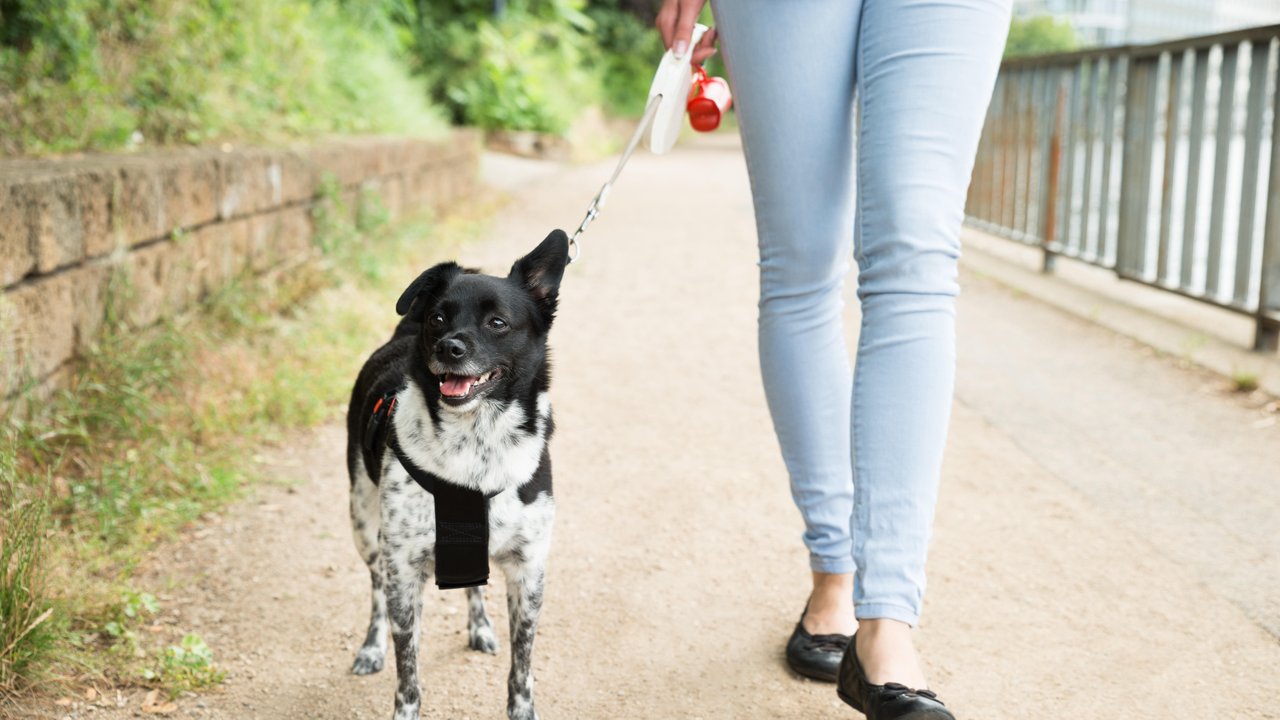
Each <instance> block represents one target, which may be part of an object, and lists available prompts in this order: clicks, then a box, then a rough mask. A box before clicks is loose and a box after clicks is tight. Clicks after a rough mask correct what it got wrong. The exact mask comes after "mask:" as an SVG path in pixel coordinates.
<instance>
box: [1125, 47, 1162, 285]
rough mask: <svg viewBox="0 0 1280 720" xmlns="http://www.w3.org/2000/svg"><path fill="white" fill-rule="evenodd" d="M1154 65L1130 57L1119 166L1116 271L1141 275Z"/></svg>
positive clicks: (1144, 247)
mask: <svg viewBox="0 0 1280 720" xmlns="http://www.w3.org/2000/svg"><path fill="white" fill-rule="evenodd" d="M1153 69H1154V64H1153V63H1152V62H1151V61H1150V60H1146V59H1140V58H1138V57H1136V56H1130V58H1129V67H1128V76H1127V79H1126V81H1125V92H1124V135H1123V136H1122V143H1123V148H1124V152H1123V155H1122V159H1121V169H1120V177H1121V183H1120V223H1119V228H1117V231H1116V274H1117V275H1119V276H1120V277H1122V278H1134V277H1137V276H1138V275H1139V274H1140V269H1141V261H1142V256H1143V253H1144V252H1145V249H1146V235H1147V213H1148V211H1149V208H1148V205H1149V204H1150V198H1151V196H1150V194H1149V193H1150V192H1151V152H1152V144H1153V143H1154V141H1155V138H1154V130H1155V128H1154V127H1153V125H1154V124H1155V123H1154V118H1155V105H1156V93H1155V87H1154V84H1155V83H1154V82H1153V77H1152V76H1153V75H1154V72H1153Z"/></svg>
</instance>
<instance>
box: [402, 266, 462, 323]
mask: <svg viewBox="0 0 1280 720" xmlns="http://www.w3.org/2000/svg"><path fill="white" fill-rule="evenodd" d="M461 272H462V268H461V267H459V266H458V263H455V262H444V263H440V264H439V265H436V266H435V267H433V268H431V269H429V270H427V271H426V272H424V273H422V274H421V275H419V276H418V278H417V279H416V280H414V281H413V282H411V283H409V287H407V288H405V289H404V292H403V293H401V294H400V299H399V300H397V301H396V313H398V314H400V315H405V314H408V313H409V312H411V311H412V313H413V317H414V318H415V319H419V320H420V319H421V318H422V314H423V313H424V312H426V308H427V306H428V305H431V304H432V303H434V301H435V298H436V297H439V295H440V293H441V292H443V291H444V289H445V288H446V287H448V286H449V283H450V282H452V281H453V279H454V278H455V277H457V276H458V274H459V273H461Z"/></svg>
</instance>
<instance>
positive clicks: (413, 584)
mask: <svg viewBox="0 0 1280 720" xmlns="http://www.w3.org/2000/svg"><path fill="white" fill-rule="evenodd" d="M396 470H397V471H398V472H389V473H385V474H384V475H383V480H382V539H381V543H380V544H381V548H382V564H383V567H384V568H385V570H386V574H387V615H388V617H389V618H390V620H391V639H392V641H394V643H395V650H396V709H395V715H394V716H393V718H394V720H418V718H419V708H420V706H421V704H422V696H421V690H420V689H419V687H418V639H419V635H420V633H421V627H422V625H421V620H422V583H423V580H424V579H425V578H426V576H427V574H428V572H429V570H430V565H431V556H432V552H433V550H434V548H435V532H434V529H435V524H434V523H435V518H434V514H435V509H434V506H433V505H432V503H431V496H430V495H428V494H427V493H426V492H424V491H423V490H422V488H420V487H418V486H417V484H415V483H414V482H413V480H411V479H409V478H408V476H407V475H405V473H404V470H402V469H400V468H399V464H398V463H396Z"/></svg>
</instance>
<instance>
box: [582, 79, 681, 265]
mask: <svg viewBox="0 0 1280 720" xmlns="http://www.w3.org/2000/svg"><path fill="white" fill-rule="evenodd" d="M661 104H662V95H661V94H655V95H653V96H651V97H650V98H649V103H648V104H647V105H645V106H644V115H641V116H640V124H639V125H637V126H636V131H635V132H633V133H631V139H630V140H628V141H627V148H626V150H623V151H622V157H621V158H619V159H618V165H617V167H615V168H614V169H613V174H612V175H610V176H609V179H608V180H606V181H605V183H604V185H603V186H601V188H600V192H598V193H596V196H595V199H593V200H592V201H591V205H590V206H588V207H587V215H586V217H584V218H582V224H580V225H578V229H577V230H575V231H574V233H573V237H571V238H569V264H570V265H572V264H573V263H575V262H577V260H578V256H579V255H581V254H582V240H581V238H582V233H584V232H586V231H587V227H588V226H589V225H591V221H592V220H595V219H596V216H598V215H599V214H600V211H601V210H603V209H604V206H605V203H606V202H608V200H609V191H610V190H612V189H613V184H614V183H615V182H617V180H618V176H619V175H621V174H622V168H624V167H626V166H627V161H628V160H630V159H631V156H632V155H633V154H634V153H635V151H636V147H638V146H639V145H640V139H641V138H643V137H644V134H645V132H646V131H647V130H648V129H649V125H651V124H652V123H653V118H654V116H655V115H657V114H658V106H659V105H661Z"/></svg>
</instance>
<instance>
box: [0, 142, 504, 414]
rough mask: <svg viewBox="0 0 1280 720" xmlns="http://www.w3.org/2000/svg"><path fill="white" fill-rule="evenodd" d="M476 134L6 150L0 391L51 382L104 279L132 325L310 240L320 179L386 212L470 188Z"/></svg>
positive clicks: (85, 339) (98, 323)
mask: <svg viewBox="0 0 1280 720" xmlns="http://www.w3.org/2000/svg"><path fill="white" fill-rule="evenodd" d="M479 152H480V138H479V136H478V134H476V133H473V132H471V131H458V132H455V133H453V134H452V135H451V136H450V137H449V139H448V140H447V141H444V142H428V141H423V140H413V139H400V138H355V139H344V140H334V141H326V142H323V143H319V144H316V145H309V146H305V147H294V148H290V149H283V150H277V149H272V150H268V149H257V148H250V149H227V150H174V151H167V152H162V153H150V154H138V155H102V156H92V157H79V158H60V159H48V160H36V159H18V160H13V159H0V287H2V288H3V292H2V293H0V400H3V399H5V398H10V399H11V398H12V397H13V396H14V394H15V393H18V392H19V391H21V390H22V389H23V388H27V387H31V386H33V385H34V386H38V387H49V386H51V385H55V384H57V383H58V382H59V381H60V380H61V376H62V375H63V374H65V373H66V372H67V367H68V366H67V362H68V361H69V360H70V359H72V358H73V357H75V355H76V354H77V353H78V352H80V351H82V350H84V349H85V348H86V347H88V346H89V345H90V343H92V342H93V340H94V339H95V338H96V337H98V334H99V333H100V332H101V330H102V327H103V322H104V318H105V312H106V303H107V298H108V292H107V290H108V285H109V283H111V282H112V278H113V277H116V278H120V277H124V278H127V283H128V288H129V292H128V293H127V295H128V298H129V300H128V302H127V303H126V304H125V306H124V307H121V308H119V311H120V312H121V316H122V317H123V318H124V319H125V320H126V321H127V322H128V323H129V324H130V325H131V326H142V325H147V324H150V323H153V322H155V321H157V320H159V319H160V318H162V317H165V316H167V315H170V314H172V313H175V312H177V311H179V310H181V309H183V308H185V307H187V306H189V305H191V304H192V303H194V302H197V301H199V300H200V299H201V298H203V297H205V296H207V295H208V294H209V293H210V292H212V291H214V290H216V289H218V288H219V287H221V286H223V285H225V284H227V283H228V282H230V281H231V280H232V279H233V278H234V277H236V276H238V275H240V274H241V273H244V272H251V273H264V272H267V271H269V270H271V269H273V268H277V267H279V266H281V265H286V264H290V263H294V262H299V261H302V260H304V259H306V258H307V257H309V256H310V255H311V254H312V253H313V252H314V244H313V235H314V232H315V228H314V224H313V220H312V208H313V207H314V205H315V203H316V202H317V201H319V200H320V199H321V196H322V192H326V193H333V192H338V193H341V194H342V195H343V196H344V199H345V200H346V201H347V203H346V205H347V206H348V207H353V206H354V205H355V203H354V202H352V201H353V200H354V199H355V198H356V197H357V196H358V195H360V194H363V193H374V194H376V195H377V196H379V198H380V199H381V203H382V205H383V207H384V208H385V210H386V212H387V213H388V214H389V215H390V216H391V217H392V218H393V219H394V218H396V217H398V216H400V215H402V214H404V213H407V212H415V211H418V210H424V209H427V208H432V209H435V210H441V209H443V208H444V206H446V205H448V204H450V203H452V202H454V201H456V200H459V199H461V198H463V197H465V196H467V195H469V194H470V193H472V192H473V191H474V189H475V184H476V182H477V175H478V167H479Z"/></svg>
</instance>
